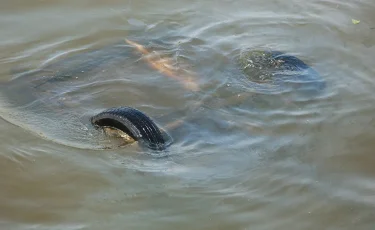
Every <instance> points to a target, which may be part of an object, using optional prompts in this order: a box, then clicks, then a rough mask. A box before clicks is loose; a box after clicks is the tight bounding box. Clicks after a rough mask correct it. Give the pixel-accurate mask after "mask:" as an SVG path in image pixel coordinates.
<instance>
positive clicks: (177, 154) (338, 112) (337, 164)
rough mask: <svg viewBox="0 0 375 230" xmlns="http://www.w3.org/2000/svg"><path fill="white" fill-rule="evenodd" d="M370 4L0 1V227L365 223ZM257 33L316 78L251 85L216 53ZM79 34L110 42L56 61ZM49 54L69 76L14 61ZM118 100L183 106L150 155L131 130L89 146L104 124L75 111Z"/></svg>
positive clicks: (250, 43)
mask: <svg viewBox="0 0 375 230" xmlns="http://www.w3.org/2000/svg"><path fill="white" fill-rule="evenodd" d="M374 10H375V2H373V1H370V0H364V1H346V2H342V1H318V0H313V1H297V0H294V1H277V0H275V1H273V0H272V1H245V0H239V1H221V2H215V1H185V0H179V1H169V2H168V1H145V0H142V1H116V0H109V1H96V0H92V1H73V0H68V1H25V0H17V1H3V2H2V3H0V28H1V33H0V50H1V53H0V65H1V68H0V79H1V81H2V86H1V88H0V89H1V109H0V115H1V117H2V118H3V119H2V120H1V122H0V127H1V132H0V135H1V139H2V145H1V149H0V150H1V151H0V176H1V180H0V227H1V228H0V229H4V230H5V229H9V230H10V229H163V230H166V229H176V228H177V227H179V228H181V229H262V230H263V229H288V230H289V229H358V230H359V229H369V230H370V229H374V228H375V179H374V177H375V169H374V162H375V150H373V148H375V144H374V143H375V142H374V140H375V120H374V119H373V114H375V105H374V99H375V93H374V92H375V69H374V67H373V61H374V60H375V29H374V28H375V16H374V15H375V14H374ZM352 18H353V19H358V20H360V23H359V24H353V23H352V21H351V19H352ZM124 38H128V39H131V40H133V41H137V42H139V43H141V44H144V45H148V47H149V48H150V49H151V50H158V51H160V52H162V53H163V55H166V56H168V57H170V58H172V60H174V62H173V64H174V65H176V66H179V67H180V69H183V70H189V71H191V72H193V73H196V76H197V82H198V84H199V87H200V90H198V91H189V90H187V89H185V88H184V87H183V86H182V85H181V84H180V83H179V82H178V81H175V80H174V79H171V78H168V77H166V76H164V75H163V74H161V73H159V72H158V71H156V70H153V69H152V68H150V67H149V66H148V65H146V64H145V63H144V61H143V60H142V58H141V56H140V55H139V54H137V53H136V52H134V49H132V48H131V47H130V46H129V45H127V44H126V43H125V42H124ZM259 47H261V48H266V49H274V50H283V51H287V52H289V53H291V54H293V55H295V56H297V57H299V58H300V59H302V60H304V61H305V62H306V63H308V64H309V65H310V66H312V67H313V68H314V69H315V70H317V71H318V72H319V73H320V75H321V76H322V78H323V79H324V80H325V82H326V87H325V89H324V90H322V91H321V92H320V93H319V94H317V95H299V94H294V93H293V92H286V93H281V94H276V95H271V94H254V90H253V89H252V88H251V85H249V84H246V81H244V79H242V78H241V75H240V74H239V72H238V70H237V71H236V68H235V67H234V66H233V65H232V60H233V58H234V57H236V55H238V53H239V52H240V51H241V50H243V49H247V48H259ZM89 50H99V52H102V53H99V54H100V55H99V56H100V57H115V58H114V59H111V60H104V61H103V62H100V61H98V63H95V64H94V66H95V67H97V68H95V69H93V68H92V66H90V68H88V69H85V68H84V67H85V66H82V71H81V72H74V73H70V72H69V71H71V70H73V69H74V68H73V67H74V66H75V65H78V66H80V65H81V64H80V63H81V62H82V61H84V60H86V61H87V60H91V59H90V56H79V58H78V59H70V60H68V61H64V62H58V61H59V60H62V59H63V58H66V57H68V56H71V54H81V53H86V52H87V51H89ZM93 60H97V59H95V58H94V59H93ZM79 61H81V62H79ZM55 62H57V63H58V64H56V65H52V67H51V68H52V69H53V68H54V70H61V71H66V73H68V74H67V75H69V74H70V75H72V76H74V77H73V78H62V79H55V80H52V81H47V82H45V81H44V80H45V79H46V76H47V77H48V74H49V72H48V71H46V72H44V73H42V74H39V75H37V77H36V75H33V74H31V75H30V74H29V75H27V74H25V73H26V71H32V70H35V69H37V68H39V67H41V66H45V65H49V64H51V63H55ZM76 69H77V68H76ZM78 69H79V68H78ZM22 74H24V75H22ZM40 83H43V84H40ZM249 95H251V96H249ZM124 105H127V106H132V107H135V108H138V109H141V110H142V111H143V112H145V113H146V114H148V115H149V116H151V117H153V118H154V119H155V121H156V122H157V123H158V124H159V125H160V126H161V127H163V126H166V125H167V124H169V123H171V122H175V121H179V120H184V121H185V122H184V123H182V125H181V126H180V127H178V128H176V129H175V130H170V131H169V132H170V134H171V136H172V137H173V141H174V142H173V144H172V146H170V148H168V150H167V151H166V152H165V153H164V154H163V157H158V156H154V155H152V154H149V152H148V151H147V150H144V149H141V148H139V147H138V146H137V145H136V144H135V145H131V146H128V147H125V148H120V149H118V148H115V149H111V150H100V148H101V147H103V146H106V145H107V144H108V139H107V138H106V137H105V136H103V135H101V134H100V133H99V132H98V131H97V130H95V129H93V128H92V127H91V125H90V123H89V122H88V117H90V116H91V115H93V114H96V113H97V112H99V111H101V110H103V109H106V108H109V107H113V106H124Z"/></svg>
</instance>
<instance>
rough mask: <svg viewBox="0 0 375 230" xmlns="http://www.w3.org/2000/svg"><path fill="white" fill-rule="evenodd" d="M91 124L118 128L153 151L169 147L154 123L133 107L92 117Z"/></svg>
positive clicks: (115, 109)
mask: <svg viewBox="0 0 375 230" xmlns="http://www.w3.org/2000/svg"><path fill="white" fill-rule="evenodd" d="M91 123H92V124H93V125H94V126H95V127H114V128H117V129H119V130H121V131H123V132H125V133H127V134H128V135H129V136H131V137H132V138H133V139H134V140H136V141H138V142H140V143H141V144H143V145H145V146H146V147H148V148H150V149H153V150H164V149H165V148H166V147H167V144H166V140H165V137H164V136H163V134H162V131H161V130H160V129H159V128H158V126H157V125H156V124H155V123H154V121H152V120H151V118H149V117H148V116H147V115H145V114H144V113H142V112H141V111H139V110H137V109H134V108H131V107H116V108H110V109H107V110H105V111H103V112H101V113H99V114H97V115H95V116H93V117H91Z"/></svg>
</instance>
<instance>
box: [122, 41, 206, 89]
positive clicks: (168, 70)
mask: <svg viewBox="0 0 375 230" xmlns="http://www.w3.org/2000/svg"><path fill="white" fill-rule="evenodd" d="M125 41H126V42H127V43H128V44H129V45H132V46H134V47H135V48H136V49H137V50H138V51H139V52H140V53H142V54H143V55H144V57H145V59H146V61H147V63H148V64H149V65H150V66H151V67H152V68H154V69H156V70H158V71H159V72H161V73H162V74H164V75H166V76H168V77H170V78H174V79H176V80H178V81H180V82H181V83H182V84H183V85H184V87H185V88H187V89H189V90H192V91H198V90H199V86H198V84H197V83H196V82H195V81H194V78H195V77H194V76H192V75H186V73H183V72H181V71H179V70H176V69H174V68H173V64H172V62H171V60H170V59H167V58H162V57H160V56H159V55H158V53H156V52H153V53H151V52H150V51H148V50H147V49H146V48H145V47H144V46H142V45H141V44H138V43H136V42H133V41H130V40H128V39H125Z"/></svg>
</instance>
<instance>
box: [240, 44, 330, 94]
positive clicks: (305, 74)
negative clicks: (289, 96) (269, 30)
mask: <svg viewBox="0 0 375 230" xmlns="http://www.w3.org/2000/svg"><path fill="white" fill-rule="evenodd" d="M238 63H239V65H240V67H241V69H242V70H243V72H244V73H245V74H246V76H247V78H248V80H250V82H249V83H248V84H250V86H249V87H250V88H252V89H255V90H256V91H257V92H259V93H271V94H274V93H275V94H278V93H282V92H288V91H289V92H292V91H293V92H303V93H314V94H316V93H318V92H320V91H321V90H323V89H324V88H325V86H326V84H325V82H324V80H323V79H322V77H321V76H320V74H319V73H318V72H317V71H315V70H314V69H313V68H311V67H310V66H308V65H307V64H306V63H304V62H303V61H302V60H300V59H298V58H296V57H294V56H292V55H288V54H285V53H283V52H280V51H264V50H251V51H245V52H242V53H241V54H240V55H239V58H238Z"/></svg>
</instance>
